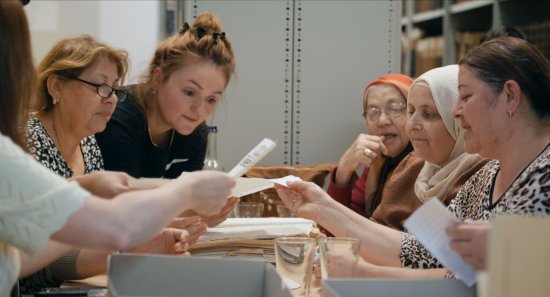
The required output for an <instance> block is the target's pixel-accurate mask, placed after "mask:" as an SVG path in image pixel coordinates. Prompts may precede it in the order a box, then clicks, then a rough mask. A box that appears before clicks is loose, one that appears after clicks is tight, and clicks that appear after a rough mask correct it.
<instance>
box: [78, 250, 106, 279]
mask: <svg viewBox="0 0 550 297" xmlns="http://www.w3.org/2000/svg"><path fill="white" fill-rule="evenodd" d="M110 254H111V252H109V251H99V250H90V249H81V250H80V253H79V254H78V258H77V259H76V273H77V274H78V276H79V277H80V278H81V279H84V278H88V277H92V276H96V275H99V274H105V273H107V258H108V257H109V255H110Z"/></svg>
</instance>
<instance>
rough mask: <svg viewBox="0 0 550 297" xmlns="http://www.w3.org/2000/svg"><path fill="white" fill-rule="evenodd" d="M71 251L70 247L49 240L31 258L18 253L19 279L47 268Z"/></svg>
mask: <svg viewBox="0 0 550 297" xmlns="http://www.w3.org/2000/svg"><path fill="white" fill-rule="evenodd" d="M71 249H72V247H71V246H70V245H66V244H63V243H59V242H56V241H52V240H50V241H48V243H47V244H46V246H45V247H44V248H42V250H40V251H38V252H37V253H35V254H34V255H33V256H32V257H31V256H29V255H28V254H26V253H25V252H22V251H20V252H19V254H20V256H21V271H20V272H19V278H23V277H27V276H29V275H31V274H33V273H35V272H37V271H39V270H40V269H42V268H44V267H46V266H48V265H49V264H51V263H53V262H54V261H55V260H57V259H59V258H60V257H61V256H63V255H65V254H66V253H68V252H69V251H70V250H71Z"/></svg>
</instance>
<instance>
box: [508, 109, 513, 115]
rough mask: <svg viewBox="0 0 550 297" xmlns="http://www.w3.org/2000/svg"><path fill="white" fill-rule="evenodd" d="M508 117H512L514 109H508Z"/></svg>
mask: <svg viewBox="0 0 550 297" xmlns="http://www.w3.org/2000/svg"><path fill="white" fill-rule="evenodd" d="M508 117H512V110H511V109H509V110H508Z"/></svg>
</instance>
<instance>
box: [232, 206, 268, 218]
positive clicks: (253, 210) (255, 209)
mask: <svg viewBox="0 0 550 297" xmlns="http://www.w3.org/2000/svg"><path fill="white" fill-rule="evenodd" d="M263 212H264V204H263V203H260V202H241V203H238V204H237V206H236V207H235V217H237V218H261V217H262V214H263Z"/></svg>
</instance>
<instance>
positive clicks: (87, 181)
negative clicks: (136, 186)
mask: <svg viewBox="0 0 550 297" xmlns="http://www.w3.org/2000/svg"><path fill="white" fill-rule="evenodd" d="M70 180H76V181H77V182H78V183H79V184H80V186H81V187H83V188H84V189H86V190H88V191H89V192H90V193H92V194H93V195H95V196H99V197H103V198H113V197H115V196H116V195H118V194H120V193H124V192H126V191H129V190H130V187H129V183H130V181H132V180H134V178H133V177H131V176H129V175H128V174H126V173H124V172H116V171H96V172H93V173H90V174H85V175H81V176H76V177H72V178H70Z"/></svg>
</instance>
